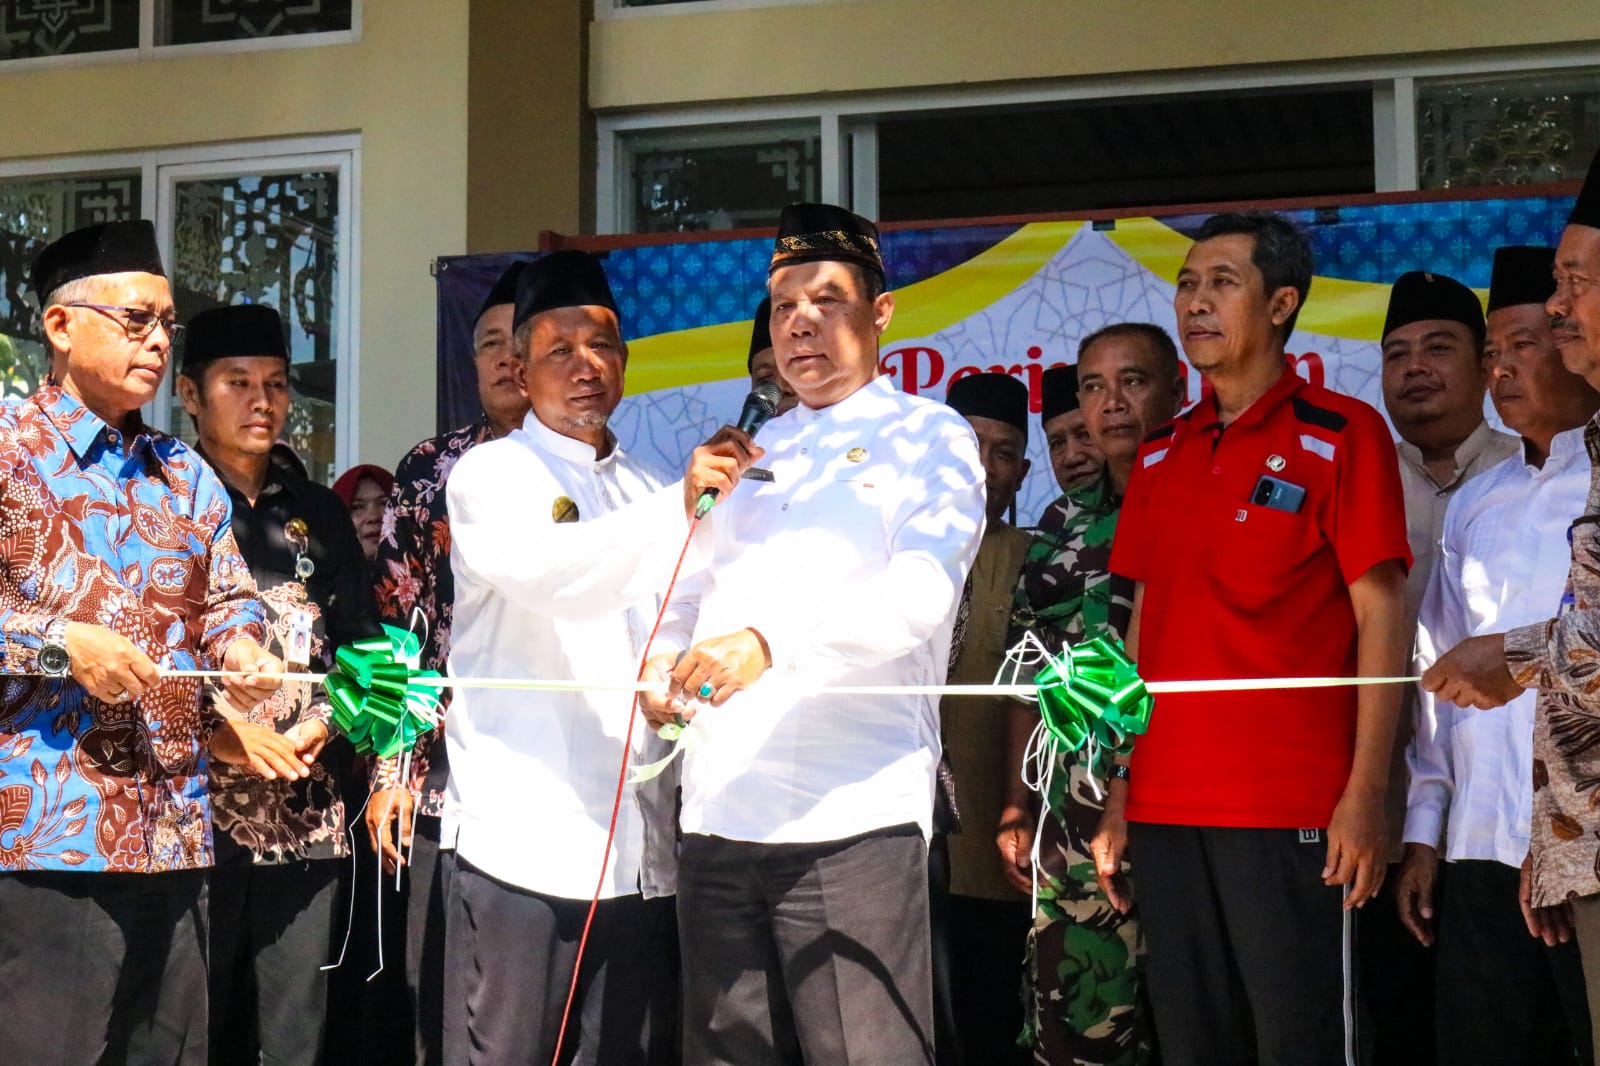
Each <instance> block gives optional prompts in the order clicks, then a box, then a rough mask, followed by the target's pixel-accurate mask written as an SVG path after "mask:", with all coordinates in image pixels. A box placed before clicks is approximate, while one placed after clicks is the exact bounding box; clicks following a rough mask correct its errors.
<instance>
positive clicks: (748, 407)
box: [694, 381, 783, 518]
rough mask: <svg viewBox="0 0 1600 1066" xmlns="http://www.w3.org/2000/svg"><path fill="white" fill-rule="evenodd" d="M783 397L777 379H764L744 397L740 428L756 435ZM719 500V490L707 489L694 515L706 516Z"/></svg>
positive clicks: (697, 503)
mask: <svg viewBox="0 0 1600 1066" xmlns="http://www.w3.org/2000/svg"><path fill="white" fill-rule="evenodd" d="M782 399H783V390H782V389H780V388H779V387H778V383H777V382H776V381H763V382H761V384H759V385H757V386H756V387H755V388H753V389H751V390H750V395H748V396H746V397H745V398H744V407H743V408H742V409H741V410H740V411H739V421H738V423H736V424H737V426H738V428H739V429H742V430H743V431H744V432H746V433H748V434H750V435H751V436H752V437H753V436H755V433H756V430H758V429H760V428H761V427H762V426H764V425H766V422H767V419H769V418H771V417H772V416H773V415H775V414H777V413H778V401H780V400H782ZM716 502H717V490H716V489H707V490H706V491H704V492H702V493H701V494H700V499H699V500H697V501H695V505H694V516H695V517H696V518H704V517H705V515H706V512H707V511H709V510H711V505H712V504H714V503H716Z"/></svg>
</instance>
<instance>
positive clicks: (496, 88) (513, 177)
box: [467, 0, 594, 252]
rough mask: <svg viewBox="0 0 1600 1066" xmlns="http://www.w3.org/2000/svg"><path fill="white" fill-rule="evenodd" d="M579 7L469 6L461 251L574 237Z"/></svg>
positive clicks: (579, 189) (558, 3)
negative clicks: (547, 236)
mask: <svg viewBox="0 0 1600 1066" xmlns="http://www.w3.org/2000/svg"><path fill="white" fill-rule="evenodd" d="M586 8H587V5H586V4H584V3H581V2H577V0H472V37H471V45H470V49H471V50H470V63H469V71H470V73H469V75H468V83H467V84H468V87H469V96H468V116H467V129H468V142H467V162H468V168H467V174H468V176H467V192H468V203H467V250H468V251H470V252H516V251H525V250H529V249H533V248H535V247H537V246H538V241H539V232H540V231H541V230H554V231H556V232H558V233H578V232H581V231H582V230H583V229H584V228H585V221H584V220H586V219H589V218H592V217H593V212H592V211H589V212H584V213H582V214H581V215H580V208H581V206H582V204H583V203H584V202H585V201H586V199H587V197H588V192H587V189H588V188H589V186H590V185H591V184H592V182H593V178H592V177H591V175H592V174H593V173H594V166H593V163H592V162H590V161H588V153H587V152H586V151H585V146H586V145H587V144H588V143H589V142H590V141H592V140H593V137H594V131H593V126H594V123H593V121H592V120H591V119H590V118H589V116H588V112H587V110H586V109H585V108H584V106H583V99H584V95H583V77H584V70H585V64H584V58H585V53H584V41H585V31H586V29H587V26H588V14H587V11H586Z"/></svg>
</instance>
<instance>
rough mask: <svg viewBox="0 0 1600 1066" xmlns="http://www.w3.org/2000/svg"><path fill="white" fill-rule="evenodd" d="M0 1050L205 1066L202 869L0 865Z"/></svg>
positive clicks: (150, 1065)
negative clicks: (0, 869) (10, 869)
mask: <svg viewBox="0 0 1600 1066" xmlns="http://www.w3.org/2000/svg"><path fill="white" fill-rule="evenodd" d="M0 987H3V988H5V989H6V1003H5V1009H4V1010H0V1058H3V1059H4V1061H5V1062H8V1063H13V1062H14V1063H27V1064H28V1066H92V1064H95V1063H99V1064H102V1066H122V1064H124V1063H126V1064H133V1063H138V1064H139V1066H204V1063H205V1061H206V1047H207V1045H206V877H205V871H204V870H184V871H180V872H176V873H163V874H120V873H119V874H106V873H59V872H55V871H30V872H26V873H5V874H0Z"/></svg>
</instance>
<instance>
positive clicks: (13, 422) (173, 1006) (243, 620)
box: [0, 221, 281, 1066]
mask: <svg viewBox="0 0 1600 1066" xmlns="http://www.w3.org/2000/svg"><path fill="white" fill-rule="evenodd" d="M31 280H32V285H33V291H34V293H35V295H36V296H37V298H38V301H39V307H40V308H41V309H42V312H43V313H42V315H41V322H42V326H43V329H42V334H43V340H44V342H45V347H46V348H47V349H48V350H49V352H50V376H49V378H48V379H47V380H46V381H45V383H44V384H43V385H41V386H40V387H39V389H38V391H37V392H35V393H34V394H33V396H31V397H29V398H28V399H26V400H23V401H21V402H18V403H11V404H7V405H5V406H4V407H3V408H0V641H3V643H0V672H3V674H4V677H5V685H4V688H3V691H0V984H3V985H4V987H5V988H6V1006H5V1010H4V1011H0V1062H6V1063H44V1062H62V1063H66V1062H72V1063H79V1062H83V1063H92V1062H130V1063H132V1062H137V1063H149V1064H152V1066H155V1064H165V1066H171V1064H178V1063H181V1064H183V1066H202V1064H204V1063H205V1061H206V958H205V942H206V925H207V921H206V872H205V868H206V867H208V866H210V865H211V805H210V802H209V799H208V797H207V792H206V774H207V761H206V757H205V747H204V739H205V736H206V732H207V730H208V728H209V727H210V725H212V724H213V716H212V715H211V714H210V713H208V709H207V708H205V707H203V705H202V703H201V689H200V682H198V681H195V680H167V681H162V680H160V673H159V671H160V670H162V669H180V670H181V669H195V668H200V669H208V670H209V669H218V668H221V669H226V670H230V671H242V672H246V674H247V676H242V677H236V678H230V679H229V680H228V681H227V682H226V683H225V686H224V687H225V690H226V691H227V694H228V696H229V699H230V700H231V701H233V703H234V704H235V705H236V706H240V707H252V706H254V705H255V704H256V703H257V702H259V701H261V700H263V699H266V698H267V697H268V696H269V695H271V693H272V692H273V691H274V690H275V689H276V688H277V681H276V679H275V678H270V677H264V676H261V672H277V671H279V670H281V666H280V664H279V663H278V662H277V660H275V659H273V658H272V656H271V655H268V654H267V653H266V651H265V650H263V649H262V648H261V646H260V644H259V641H260V640H261V638H262V613H261V604H260V602H259V601H258V600H257V599H256V595H255V586H254V585H253V584H252V583H251V580H250V574H249V572H248V571H246V570H245V567H244V562H243V560H242V559H241V558H240V556H239V550H238V547H237V545H236V544H235V542H234V537H233V531H232V528H231V515H230V510H231V509H230V507H229V504H228V497H227V494H226V493H225V492H224V491H223V488H222V486H221V484H219V483H218V481H217V478H216V475H215V474H213V473H212V472H211V470H210V469H209V468H208V467H207V466H206V465H205V463H203V462H201V461H200V458H199V456H197V455H196V454H195V453H194V452H193V451H192V450H191V449H190V448H188V447H187V446H186V445H184V444H183V443H182V442H181V441H178V440H175V439H174V438H172V437H170V436H168V435H167V434H165V433H159V432H156V431H154V430H151V429H150V428H148V427H147V426H146V425H145V424H144V423H143V421H142V420H141V419H140V417H139V408H140V407H141V406H143V405H144V404H147V403H150V402H151V401H152V400H154V399H155V396H156V391H157V389H158V388H159V387H160V384H161V378H162V376H163V375H164V373H165V371H166V367H167V360H168V358H169V356H170V352H171V345H172V341H173V339H174V335H175V334H177V333H178V332H181V327H179V326H178V325H177V323H176V322H174V320H173V310H172V295H171V288H170V286H169V285H168V283H167V279H166V275H165V273H164V271H163V269H162V266H161V257H160V254H159V253H158V252H157V250H156V241H155V229H154V227H153V226H151V224H150V223H149V222H144V221H140V222H113V223H108V224H105V225H99V226H90V227H88V228H87V229H82V230H77V231H74V232H72V233H69V234H67V235H66V236H64V237H62V238H61V239H60V240H58V241H56V242H55V243H54V244H51V245H50V246H49V247H47V248H45V249H44V251H42V252H41V253H40V254H39V257H38V258H37V259H36V260H35V261H34V264H33V271H32V279H31Z"/></svg>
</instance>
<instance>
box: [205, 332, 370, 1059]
mask: <svg viewBox="0 0 1600 1066" xmlns="http://www.w3.org/2000/svg"><path fill="white" fill-rule="evenodd" d="M288 371H289V352H288V348H287V346H286V344H285V341H284V332H283V323H282V321H281V320H280V319H279V317H278V313H277V312H276V311H274V310H273V309H272V308H270V307H265V306H262V305H259V304H256V305H241V306H237V307H220V308H216V309H213V310H210V311H203V312H201V313H200V314H198V315H196V316H194V318H193V319H191V320H190V322H189V338H188V342H187V343H186V344H185V345H184V353H183V369H182V373H181V376H180V377H179V378H178V382H177V384H178V394H179V396H180V398H181V399H182V401H183V405H184V408H185V409H186V410H187V411H188V412H189V415H190V417H191V418H193V419H194V424H195V429H196V431H197V432H198V434H199V437H200V451H201V454H202V455H204V456H205V458H206V461H207V462H209V463H210V464H211V466H212V467H213V468H214V469H215V470H216V471H217V473H218V475H219V476H220V477H221V478H222V482H223V484H224V485H225V486H226V487H227V490H228V496H229V498H230V499H231V500H232V503H233V529H234V535H235V536H236V537H237V539H238V542H239V550H240V552H241V554H242V555H243V556H244V559H245V562H246V564H248V565H249V567H250V573H251V575H252V576H253V577H254V578H255V582H256V587H257V588H258V589H260V592H261V599H262V601H263V603H264V604H265V606H266V614H267V644H268V646H269V647H270V648H271V649H273V650H274V651H275V652H277V653H278V654H280V655H281V656H282V657H283V659H284V660H285V662H286V663H288V664H289V665H290V667H291V669H296V670H315V671H323V670H326V669H327V668H328V667H329V666H330V665H331V664H332V661H333V649H334V648H335V647H338V646H340V645H345V644H349V643H351V642H352V641H355V640H359V639H361V638H363V637H367V636H372V635H374V634H376V633H377V632H378V626H377V622H376V621H375V620H374V618H373V615H372V601H371V594H370V591H369V589H368V586H367V581H366V567H365V565H364V560H363V558H362V553H361V546H360V543H359V542H358V541H357V540H356V535H355V527H354V526H352V525H351V523H350V517H349V515H348V514H347V513H346V512H345V510H344V507H343V506H342V505H341V504H340V502H339V499H338V497H337V496H335V495H334V494H333V492H332V491H331V490H329V489H327V488H324V487H323V486H321V485H318V484H315V483H313V482H311V481H308V480H306V479H305V478H303V477H300V476H298V475H297V474H294V473H292V472H290V471H289V470H287V469H286V468H285V467H283V466H281V465H280V464H278V463H275V462H273V461H272V459H271V455H270V452H271V448H272V444H273V442H274V441H275V440H277V438H278V435H279V434H280V433H281V432H282V431H283V427H284V423H285V422H286V421H287V420H288V417H289V402H290V397H289V377H288ZM219 706H220V707H221V709H222V710H223V713H224V714H225V715H227V720H226V721H224V722H223V723H221V724H219V725H218V727H217V729H216V731H215V732H214V733H213V734H212V738H211V753H212V755H213V756H214V757H215V759H216V764H215V767H214V770H213V774H212V779H211V802H212V809H213V811H214V817H215V824H216V833H215V835H216V848H217V864H216V868H215V869H214V870H213V871H212V875H211V937H210V952H211V981H210V984H211V1052H212V1058H213V1061H222V1062H228V1061H244V1060H245V1059H253V1058H255V1057H256V1054H257V1052H258V1051H259V1056H260V1058H261V1060H262V1061H263V1062H283V1063H292V1062H298V1063H313V1062H316V1061H317V1057H318V1054H319V1051H320V1048H321V1045H322V1031H323V1023H324V1020H325V1015H326V1008H327V974H326V973H325V972H324V971H323V970H322V969H321V967H322V964H323V963H324V962H326V961H327V956H328V948H329V936H330V930H331V928H332V922H333V913H334V903H335V900H336V898H337V896H338V874H339V870H340V864H339V862H338V861H337V860H338V859H339V858H341V857H343V856H345V855H348V854H349V850H348V844H347V842H346V839H345V812H344V803H343V802H342V800H341V799H340V792H339V785H340V779H341V778H342V777H343V776H344V775H345V774H348V773H349V772H350V764H351V761H352V757H353V754H354V753H353V752H352V751H351V748H350V745H349V742H348V741H346V740H344V739H343V738H342V737H340V738H334V739H333V740H332V742H331V743H330V742H329V725H328V719H329V710H330V708H329V705H328V700H327V697H326V695H325V694H324V692H323V690H322V686H320V685H313V684H311V683H309V682H306V681H285V682H284V684H283V687H282V688H281V689H279V690H278V691H277V692H276V693H275V694H274V695H273V697H272V698H271V699H269V700H268V701H266V702H265V703H263V704H261V705H260V706H258V707H256V708H254V709H253V710H249V711H242V712H241V711H235V710H233V709H231V708H228V707H227V706H226V705H225V703H223V704H219ZM241 1041H242V1042H243V1043H242V1044H241V1043H240V1042H241Z"/></svg>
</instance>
